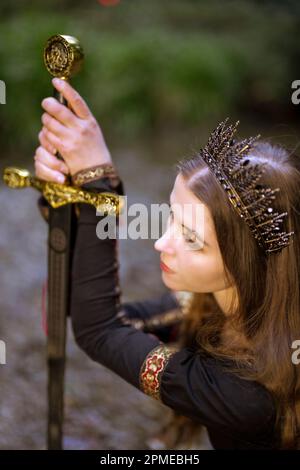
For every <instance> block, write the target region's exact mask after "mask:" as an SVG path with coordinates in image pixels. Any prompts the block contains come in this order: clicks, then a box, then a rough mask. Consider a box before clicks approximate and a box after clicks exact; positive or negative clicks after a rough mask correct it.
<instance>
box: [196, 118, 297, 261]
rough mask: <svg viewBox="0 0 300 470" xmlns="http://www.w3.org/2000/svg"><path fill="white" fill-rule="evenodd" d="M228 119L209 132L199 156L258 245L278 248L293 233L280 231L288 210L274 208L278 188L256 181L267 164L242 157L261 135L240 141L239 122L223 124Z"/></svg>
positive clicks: (269, 251)
mask: <svg viewBox="0 0 300 470" xmlns="http://www.w3.org/2000/svg"><path fill="white" fill-rule="evenodd" d="M227 121H228V118H227V119H225V121H223V122H221V123H220V124H219V125H218V127H217V128H216V129H215V130H214V131H213V132H212V133H211V135H210V137H209V139H208V142H207V144H206V146H205V147H204V148H203V149H202V150H201V151H200V153H199V155H200V156H201V157H202V159H203V160H204V161H205V163H206V164H207V165H208V167H209V168H210V169H211V171H212V172H213V173H214V175H215V176H216V178H217V179H218V181H219V182H220V184H221V185H222V187H223V188H224V190H225V191H226V194H227V196H228V198H229V201H230V202H231V204H232V206H233V208H234V209H235V211H236V212H237V214H238V215H239V216H240V217H241V218H243V219H244V221H245V222H246V223H247V224H248V226H249V228H250V230H251V232H252V234H253V236H254V237H255V239H256V240H257V242H258V244H259V246H260V247H261V248H263V249H264V251H265V252H266V253H271V252H277V251H281V250H282V249H283V248H284V247H285V246H288V245H289V244H290V241H291V236H292V235H293V234H294V232H289V233H287V232H285V231H284V230H282V222H283V219H284V217H286V216H287V212H283V213H279V212H277V211H276V209H274V207H273V205H274V200H275V198H276V196H275V194H276V193H277V192H278V191H280V188H274V189H271V188H269V187H267V186H265V185H261V184H258V181H259V180H260V178H261V176H262V174H263V173H264V171H265V166H266V163H259V164H252V165H250V160H249V159H247V158H246V159H245V157H246V156H247V155H248V154H249V152H250V151H251V150H252V148H253V144H254V143H255V141H256V140H257V139H258V138H259V137H260V136H259V135H257V136H256V137H250V138H247V139H244V140H241V141H235V140H233V136H234V134H235V133H236V129H237V127H238V124H239V121H237V122H236V123H235V124H231V125H229V126H226V124H227Z"/></svg>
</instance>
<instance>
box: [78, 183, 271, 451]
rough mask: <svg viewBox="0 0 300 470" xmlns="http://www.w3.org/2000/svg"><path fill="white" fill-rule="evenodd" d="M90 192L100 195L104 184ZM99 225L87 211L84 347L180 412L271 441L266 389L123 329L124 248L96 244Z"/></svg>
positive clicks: (82, 236) (81, 312) (81, 237)
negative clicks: (121, 255)
mask: <svg viewBox="0 0 300 470" xmlns="http://www.w3.org/2000/svg"><path fill="white" fill-rule="evenodd" d="M85 187H86V188H93V189H94V188H95V187H97V188H98V190H99V191H101V182H100V181H99V180H98V183H97V182H92V183H88V184H87V185H85ZM100 219H102V216H100V217H99V216H97V215H96V211H95V209H94V208H93V207H91V206H88V205H86V204H82V207H81V211H80V216H79V220H78V232H77V239H76V246H75V253H74V260H73V273H72V299H71V317H72V325H73V331H74V335H75V339H76V341H77V343H78V345H79V346H80V347H81V348H82V349H83V350H84V351H85V352H86V353H87V354H88V355H89V357H90V358H91V359H93V360H94V361H97V362H99V363H100V364H102V365H104V366H105V367H107V368H109V369H111V370H112V371H114V372H115V373H116V374H118V375H119V376H120V377H122V378H123V379H124V380H126V381H127V382H128V383H130V384H132V385H133V386H134V387H136V388H138V389H140V390H141V391H142V392H144V393H146V394H148V395H149V396H151V397H153V398H155V399H157V400H160V401H161V402H162V403H164V404H165V405H167V406H169V407H170V408H172V409H173V410H175V411H176V412H178V413H180V414H182V415H185V416H187V417H189V418H192V419H193V420H196V421H198V422H200V423H202V424H204V425H205V426H207V427H208V428H211V429H218V430H219V431H222V432H225V433H226V434H227V435H229V436H234V437H236V438H237V439H239V438H240V437H243V438H244V439H247V440H249V441H251V440H252V441H253V440H255V439H259V440H260V442H262V441H263V440H267V438H268V437H267V435H268V433H269V431H270V426H271V424H270V423H271V421H272V420H273V418H274V408H273V402H272V400H271V398H270V395H269V393H268V392H267V390H266V389H265V388H264V387H263V386H261V385H260V384H258V383H255V382H250V381H246V380H243V379H241V378H239V377H237V376H235V375H233V374H232V373H231V372H230V371H227V370H226V368H224V367H221V365H220V364H219V363H218V362H217V361H216V360H215V359H214V358H212V357H209V356H207V355H206V354H204V353H203V354H201V353H199V352H198V351H196V350H195V349H193V348H189V347H186V348H179V346H178V345H174V344H173V345H166V344H164V343H163V342H161V341H160V340H159V339H158V338H156V337H154V336H153V335H151V334H149V333H146V332H144V331H141V330H137V329H136V328H134V327H132V326H130V325H124V324H123V323H122V322H121V320H120V318H118V312H119V311H120V308H121V301H120V296H121V290H120V286H119V278H118V267H119V266H118V258H117V253H118V241H117V238H116V239H99V238H98V237H97V235H96V225H97V222H99V220H100ZM116 399H118V398H117V397H116Z"/></svg>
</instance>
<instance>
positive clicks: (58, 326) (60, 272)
mask: <svg viewBox="0 0 300 470" xmlns="http://www.w3.org/2000/svg"><path fill="white" fill-rule="evenodd" d="M82 61H83V51H82V49H81V46H80V44H79V42H78V40H77V39H76V38H74V37H72V36H63V35H55V36H51V37H50V38H49V39H48V41H47V43H46V46H45V49H44V62H45V65H46V68H47V70H48V72H49V73H50V74H51V75H53V76H55V77H59V78H62V79H64V80H68V79H69V78H70V77H71V76H72V75H74V74H75V73H76V72H78V71H79V69H80V66H81V64H82ZM54 97H55V98H56V99H57V100H58V101H59V102H60V103H62V104H64V105H66V106H67V105H68V103H67V101H66V100H65V99H64V97H63V95H62V94H61V93H59V92H58V91H57V90H54ZM56 156H57V158H59V159H60V160H63V158H62V156H61V155H60V154H59V153H58V152H57V153H56ZM69 182H70V179H69ZM75 224H76V215H75V213H74V207H73V206H72V205H70V204H68V205H65V206H62V207H58V208H56V209H54V208H53V207H50V210H49V236H48V305H47V324H48V336H47V360H48V430H47V437H48V449H49V450H53V449H55V450H57V449H62V448H63V444H62V439H63V437H62V434H63V431H62V428H63V414H64V371H65V360H66V353H65V347H66V333H67V316H68V315H69V308H70V279H69V278H70V272H71V260H72V256H71V252H72V248H73V244H74V236H73V235H74V232H75Z"/></svg>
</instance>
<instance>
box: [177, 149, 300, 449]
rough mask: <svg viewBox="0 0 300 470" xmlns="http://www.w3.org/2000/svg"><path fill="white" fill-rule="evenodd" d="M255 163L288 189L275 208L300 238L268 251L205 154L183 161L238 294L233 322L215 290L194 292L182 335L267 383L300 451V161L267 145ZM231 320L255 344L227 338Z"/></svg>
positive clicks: (287, 442)
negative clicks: (296, 356)
mask: <svg viewBox="0 0 300 470" xmlns="http://www.w3.org/2000/svg"><path fill="white" fill-rule="evenodd" d="M247 158H249V159H250V161H251V160H252V161H253V162H254V161H255V163H258V164H259V163H267V165H266V168H265V172H264V174H263V176H262V178H261V180H260V181H259V183H260V184H266V185H267V186H268V187H271V188H280V192H279V193H277V194H276V201H275V202H274V204H276V211H280V212H285V211H286V212H288V216H287V217H286V218H285V219H284V224H283V229H284V230H285V231H287V232H290V231H294V232H295V234H294V236H293V240H292V242H291V243H290V245H289V246H287V247H285V248H283V249H282V251H281V252H274V253H270V254H266V253H265V252H264V251H263V250H262V248H260V247H259V245H258V244H257V242H256V240H255V238H254V237H253V235H252V233H251V232H250V230H249V228H248V226H247V224H246V223H245V222H244V221H243V220H242V219H241V218H240V217H239V216H238V215H237V214H236V213H235V211H234V210H233V207H232V206H231V203H230V201H229V200H228V199H227V196H226V193H225V192H224V190H223V188H222V187H221V185H220V183H219V182H218V181H217V179H216V178H215V176H214V174H213V173H212V172H211V170H209V168H208V167H207V165H206V163H205V162H204V161H203V159H202V158H201V156H200V154H198V155H196V156H194V157H192V158H188V159H184V160H181V161H180V162H179V163H177V164H176V169H177V171H178V172H179V173H180V174H181V176H182V177H183V178H184V180H185V182H186V185H187V188H188V189H190V190H191V191H192V192H193V194H194V195H196V196H197V197H198V198H199V199H200V201H201V202H202V203H204V204H205V205H206V206H207V207H208V209H209V210H210V213H211V216H212V219H213V222H214V226H215V231H216V236H217V240H218V243H219V247H220V251H221V254H222V258H223V262H224V267H225V272H226V274H227V277H228V280H229V281H230V282H233V283H234V285H235V286H236V292H237V296H238V302H237V303H236V304H235V306H234V302H233V303H232V306H231V310H230V315H229V316H227V315H226V317H225V315H224V314H223V312H222V311H221V310H220V309H218V306H217V304H216V302H215V300H214V297H213V295H212V293H196V294H194V299H193V302H192V305H191V307H190V311H189V314H188V315H187V316H186V319H185V320H184V322H183V324H182V326H181V334H182V336H183V337H185V342H186V343H188V341H189V340H190V339H191V340H196V344H197V345H199V348H201V349H204V350H206V351H207V352H209V353H210V354H212V355H214V356H215V357H218V358H219V359H222V358H223V359H225V360H227V359H229V360H230V361H231V360H232V361H233V362H232V369H231V370H232V372H233V373H238V374H239V375H240V376H241V377H243V378H245V379H248V380H255V381H258V382H260V383H261V384H263V385H264V386H265V387H266V388H267V389H268V390H269V391H270V392H271V393H272V395H273V397H274V401H275V403H276V415H277V420H276V429H277V431H278V432H279V435H280V438H281V444H280V446H281V448H293V449H300V366H299V367H297V365H295V364H293V362H292V353H293V350H292V343H293V341H294V340H297V339H300V292H299V287H300V286H299V284H300V219H299V214H300V197H299V189H300V159H299V157H297V156H296V155H295V154H293V153H289V152H288V151H287V150H285V149H283V148H282V147H280V146H277V145H271V144H270V143H268V142H262V141H258V142H256V144H255V145H254V148H253V149H252V151H251V152H250V154H249V155H248V156H247ZM228 322H230V328H231V329H235V331H237V332H239V333H242V334H243V335H244V337H245V338H246V343H247V347H245V345H242V346H240V347H239V345H238V344H235V343H234V342H232V341H229V342H226V341H222V340H221V337H222V336H221V334H222V331H224V329H225V325H228ZM238 337H240V335H238Z"/></svg>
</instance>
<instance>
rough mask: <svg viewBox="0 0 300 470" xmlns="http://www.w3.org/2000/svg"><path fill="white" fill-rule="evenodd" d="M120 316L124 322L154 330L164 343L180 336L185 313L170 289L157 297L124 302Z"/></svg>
mask: <svg viewBox="0 0 300 470" xmlns="http://www.w3.org/2000/svg"><path fill="white" fill-rule="evenodd" d="M118 317H119V318H121V319H122V321H123V322H124V323H126V324H128V325H132V326H134V327H135V328H137V329H141V330H143V331H145V332H152V333H153V334H155V335H156V336H157V337H158V338H159V339H160V340H161V341H163V342H164V343H170V342H172V341H176V340H177V339H178V338H179V326H180V323H181V321H182V319H183V314H182V311H181V306H180V303H179V301H178V300H177V298H176V296H175V293H174V292H172V291H169V292H165V293H163V294H161V295H159V296H157V297H155V298H149V299H146V300H141V301H134V302H123V303H122V304H121V309H120V312H119V313H118Z"/></svg>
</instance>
